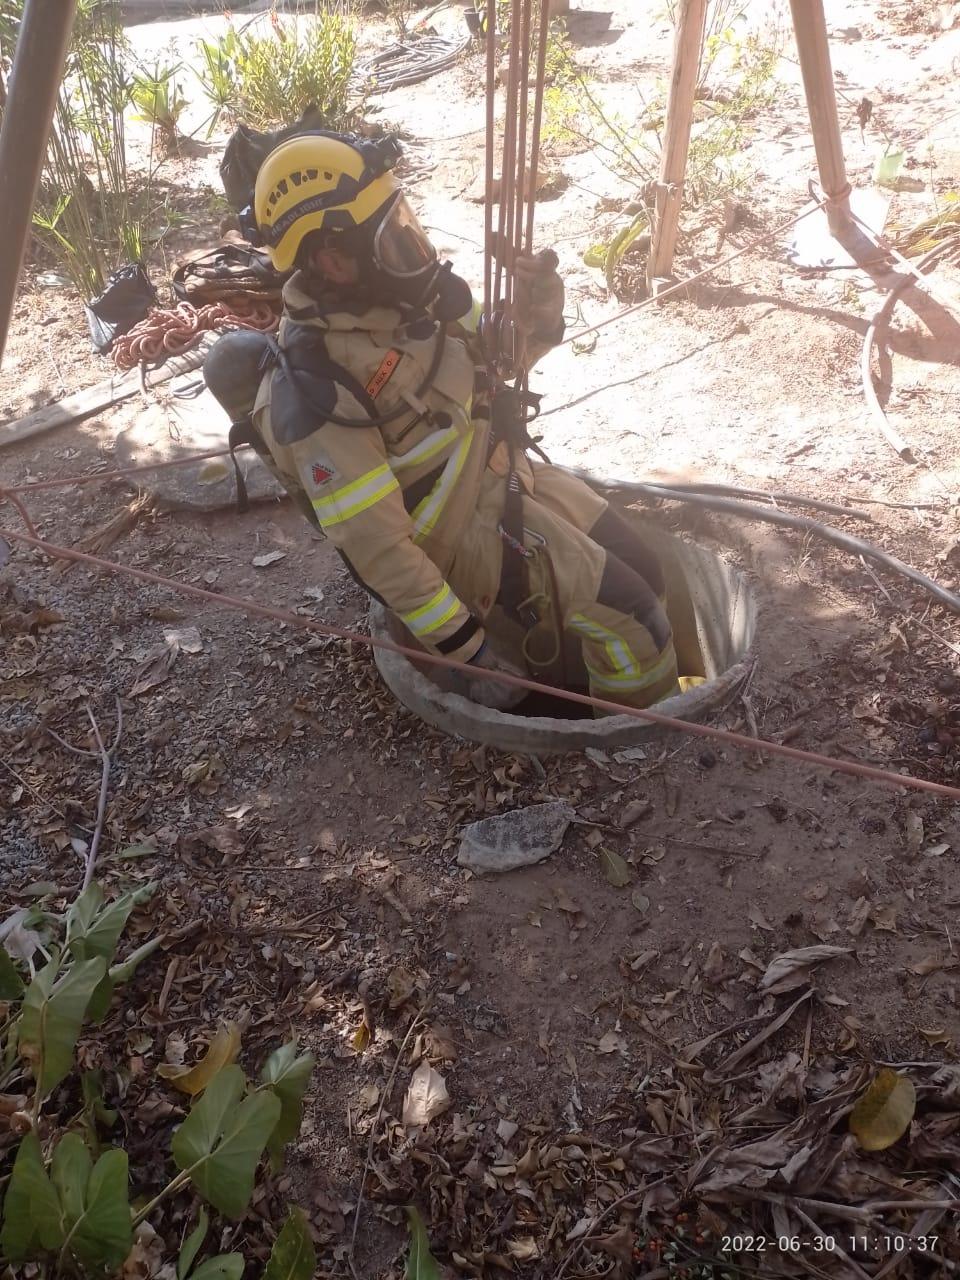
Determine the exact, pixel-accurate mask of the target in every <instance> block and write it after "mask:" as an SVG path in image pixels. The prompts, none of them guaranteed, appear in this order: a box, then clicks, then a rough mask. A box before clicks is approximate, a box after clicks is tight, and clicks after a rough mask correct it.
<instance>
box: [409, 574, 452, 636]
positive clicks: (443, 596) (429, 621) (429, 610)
mask: <svg viewBox="0 0 960 1280" xmlns="http://www.w3.org/2000/svg"><path fill="white" fill-rule="evenodd" d="M461 607H462V606H461V604H460V601H459V600H458V599H457V597H456V596H455V595H454V594H453V591H452V590H451V589H450V587H449V586H448V585H447V583H444V584H443V586H442V587H441V588H440V590H439V591H438V592H437V594H436V595H435V596H434V597H433V599H432V600H428V601H427V603H426V604H424V605H421V606H420V608H419V609H414V610H413V611H412V612H411V613H402V614H401V615H400V617H401V619H402V620H403V623H404V625H405V626H407V627H409V629H410V630H411V631H412V632H413V634H414V635H415V636H416V637H417V638H418V639H420V638H422V637H423V636H429V635H432V634H433V632H434V631H439V629H440V628H441V627H442V626H443V625H444V623H446V622H449V621H450V619H451V618H454V617H456V615H457V612H458V611H459V610H460V608H461Z"/></svg>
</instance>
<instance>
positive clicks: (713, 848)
mask: <svg viewBox="0 0 960 1280" xmlns="http://www.w3.org/2000/svg"><path fill="white" fill-rule="evenodd" d="M665 840H666V843H667V844H672V845H673V847H674V848H675V849H687V850H689V851H690V853H715V854H718V855H719V857H721V858H750V859H751V860H756V859H757V858H758V857H759V856H760V855H759V854H757V853H750V852H749V851H748V850H746V849H726V848H723V847H721V846H720V845H715V844H695V843H694V842H693V841H692V840H677V839H676V838H675V837H674V836H666V837H665Z"/></svg>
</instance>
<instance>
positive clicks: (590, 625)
mask: <svg viewBox="0 0 960 1280" xmlns="http://www.w3.org/2000/svg"><path fill="white" fill-rule="evenodd" d="M570 626H571V628H572V629H573V630H574V631H577V632H579V633H580V634H581V635H584V636H586V637H587V638H588V639H590V640H592V641H594V643H595V644H602V645H603V648H604V651H605V652H606V655H607V659H608V661H609V663H610V670H609V671H598V670H597V669H596V667H593V666H591V665H590V663H589V662H588V663H587V664H586V667H587V672H588V674H589V676H590V681H591V683H592V684H595V685H597V686H598V687H599V688H601V689H612V690H614V691H617V690H619V691H620V692H621V693H623V692H626V691H628V690H633V689H646V688H648V687H649V686H650V685H652V684H656V683H657V682H658V681H659V680H662V679H663V678H664V676H665V675H667V674H668V672H669V671H670V670H671V668H672V667H673V666H674V665H675V664H676V657H675V656H674V652H673V645H672V644H670V645H668V646H667V648H666V649H664V651H663V653H662V654H660V655H659V656H658V658H657V660H656V662H654V663H643V664H641V663H640V662H639V661H638V660H637V657H636V655H635V654H634V653H633V651H632V650H631V649H630V646H629V645H628V644H627V643H626V641H625V640H624V639H623V638H622V636H618V635H617V633H616V632H615V631H611V630H610V628H609V627H603V626H601V625H600V623H598V622H591V620H590V619H589V618H586V617H584V615H583V614H582V613H575V614H574V615H573V617H572V618H571V620H570Z"/></svg>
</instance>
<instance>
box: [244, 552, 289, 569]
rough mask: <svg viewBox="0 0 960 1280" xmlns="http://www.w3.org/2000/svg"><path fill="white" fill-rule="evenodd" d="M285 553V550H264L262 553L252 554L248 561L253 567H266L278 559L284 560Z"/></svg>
mask: <svg viewBox="0 0 960 1280" xmlns="http://www.w3.org/2000/svg"><path fill="white" fill-rule="evenodd" d="M286 557H287V553H286V552H285V551H265V552H264V553H263V554H262V555H259V556H254V557H253V559H252V560H251V561H250V563H251V564H252V565H253V567H254V568H255V569H266V568H267V567H268V566H269V565H271V564H276V563H277V561H278V560H285V559H286Z"/></svg>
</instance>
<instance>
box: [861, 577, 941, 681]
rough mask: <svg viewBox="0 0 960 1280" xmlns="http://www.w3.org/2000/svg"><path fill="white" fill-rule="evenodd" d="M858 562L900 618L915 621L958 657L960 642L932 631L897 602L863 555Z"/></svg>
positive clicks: (925, 623) (926, 624)
mask: <svg viewBox="0 0 960 1280" xmlns="http://www.w3.org/2000/svg"><path fill="white" fill-rule="evenodd" d="M860 563H861V564H862V565H863V567H864V569H866V571H867V573H869V575H870V577H871V578H872V579H873V581H874V584H875V585H876V586H877V588H878V589H879V590H880V591H881V592H882V593H883V595H884V596H885V597H886V599H887V601H888V602H889V604H890V605H892V607H893V608H894V609H896V611H897V613H899V614H900V617H901V618H905V619H906V620H907V621H908V622H915V623H916V624H917V626H918V627H920V629H921V630H922V631H926V633H927V635H928V636H932V637H933V639H934V640H937V641H939V643H940V644H942V645H943V646H944V647H945V648H947V649H950V650H951V651H952V652H953V653H955V654H957V655H958V657H960V644H954V643H953V641H952V640H948V639H947V638H946V636H942V635H940V633H939V632H938V631H934V629H933V627H931V626H930V624H929V623H928V622H925V621H924V620H923V618H915V617H914V616H913V614H912V613H910V611H909V610H908V609H904V607H903V606H902V605H900V604H897V602H896V600H894V598H893V596H892V595H891V594H890V592H889V591H888V590H887V588H886V587H885V586H884V585H883V583H882V582H881V581H880V579H879V578H878V577H877V575H876V574H875V573H874V571H873V568H872V566H871V565H869V564H867V562H866V560H864V558H863V556H861V557H860Z"/></svg>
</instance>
